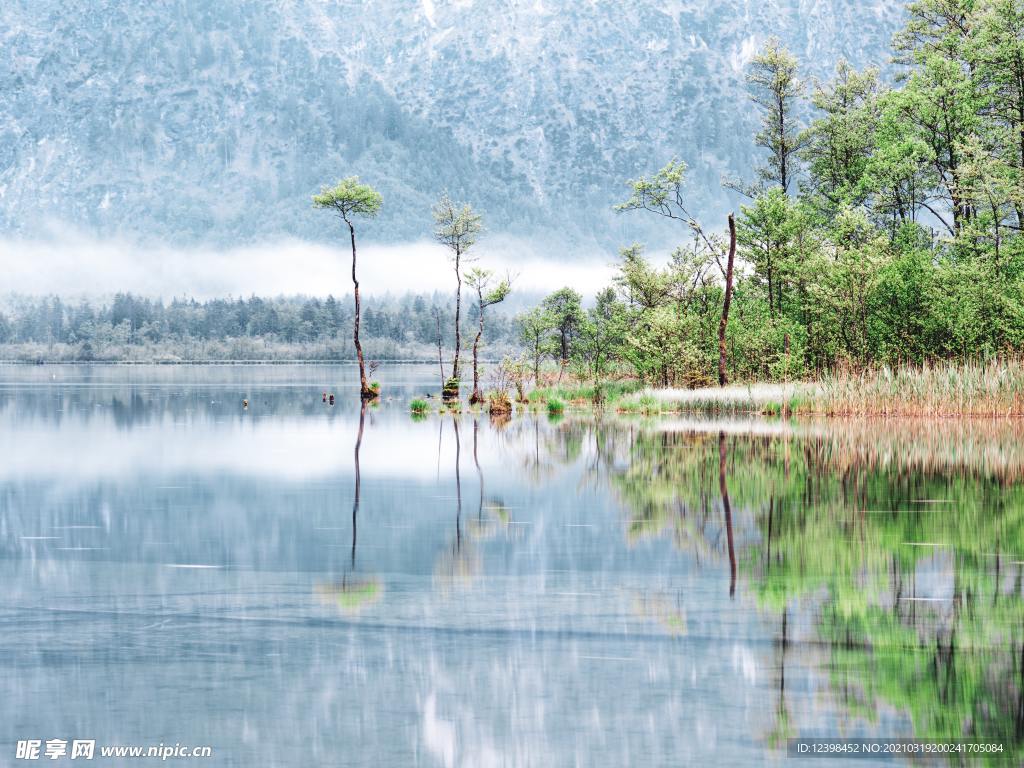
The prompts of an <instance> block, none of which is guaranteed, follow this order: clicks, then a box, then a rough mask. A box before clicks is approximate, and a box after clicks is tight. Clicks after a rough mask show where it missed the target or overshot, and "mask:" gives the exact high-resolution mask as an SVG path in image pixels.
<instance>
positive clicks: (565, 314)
mask: <svg viewBox="0 0 1024 768" xmlns="http://www.w3.org/2000/svg"><path fill="white" fill-rule="evenodd" d="M582 301H583V297H582V296H580V295H579V294H578V293H577V292H576V291H574V290H573V289H572V288H560V289H559V290H557V291H555V292H554V293H552V294H551V295H550V296H548V297H547V298H545V299H544V301H543V303H542V305H541V306H543V307H544V311H545V312H546V313H547V315H548V317H550V318H551V328H552V330H553V331H554V333H555V342H556V344H557V354H558V359H559V365H560V366H561V371H560V372H559V379H561V376H562V371H564V370H565V366H566V365H567V364H568V363H569V356H570V354H571V353H572V345H573V342H574V340H575V339H576V337H577V335H578V334H579V330H580V325H581V324H582V323H583V306H582Z"/></svg>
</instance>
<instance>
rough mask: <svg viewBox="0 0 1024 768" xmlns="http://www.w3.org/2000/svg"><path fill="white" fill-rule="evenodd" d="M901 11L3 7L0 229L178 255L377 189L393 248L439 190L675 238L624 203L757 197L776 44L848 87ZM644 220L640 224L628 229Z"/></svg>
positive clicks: (441, 2)
mask: <svg viewBox="0 0 1024 768" xmlns="http://www.w3.org/2000/svg"><path fill="white" fill-rule="evenodd" d="M901 18H902V9H901V7H900V6H899V5H898V4H897V3H893V2H890V0H760V1H759V2H751V1H750V0H718V1H716V2H711V0H701V1H699V2H698V1H697V0H681V1H680V2H675V1H673V0H619V1H615V0H536V2H520V1H519V0H450V1H445V0H372V1H371V0H361V1H359V0H327V1H324V0H279V1H278V2H271V1H270V0H150V1H149V2H140V1H138V0H136V1H134V2H129V1H128V0H5V2H4V3H3V4H2V5H0V233H4V234H8V235H10V234H19V235H26V234H31V233H33V232H35V231H38V230H40V229H43V228H50V229H52V228H53V227H55V226H56V227H58V228H59V227H74V228H75V229H76V230H85V231H87V232H92V233H96V234H98V235H101V236H111V235H118V236H129V237H143V238H150V239H155V240H160V241H165V242H170V243H174V244H185V245H188V244H195V243H205V244H210V243H213V244H233V243H238V242H253V241H260V240H267V239H270V238H275V237H280V236H285V235H290V236H296V237H301V238H308V239H313V240H326V239H331V238H335V237H336V233H337V230H336V225H335V224H334V223H333V222H331V221H330V219H329V217H327V216H326V214H323V213H322V212H315V211H313V210H312V209H311V206H310V199H309V198H310V195H311V193H313V192H314V191H316V190H317V189H318V188H319V186H320V185H321V183H323V182H327V181H331V180H334V179H336V178H338V177H340V176H343V175H349V174H358V175H359V176H361V177H362V178H363V179H364V180H366V181H369V182H371V183H373V184H375V185H376V186H378V187H379V188H380V189H381V191H382V192H383V194H384V197H385V209H384V212H383V213H382V215H381V217H380V219H379V220H378V221H377V222H376V223H375V224H374V225H373V229H372V235H373V236H374V237H376V238H379V239H382V240H386V241H403V240H411V239H417V238H421V237H423V236H424V235H425V234H426V233H428V232H429V226H430V224H429V221H430V215H429V210H430V205H431V203H432V201H433V200H434V199H436V197H437V195H438V194H439V193H440V192H441V190H442V189H445V188H447V189H448V190H449V191H450V193H451V194H452V196H453V197H456V198H464V199H468V200H471V201H473V203H474V204H475V205H476V206H477V207H478V208H480V209H481V210H483V211H484V213H485V215H486V219H487V225H488V229H489V230H491V231H492V232H497V233H510V234H516V235H521V236H525V237H531V238H535V239H537V240H538V241H540V242H542V243H549V244H550V247H552V248H555V247H558V248H559V249H562V250H564V249H565V248H566V247H569V248H570V249H571V248H583V247H587V246H590V245H593V246H596V247H608V246H609V245H613V244H615V243H618V242H623V241H629V240H632V239H635V238H636V237H638V236H640V235H642V236H649V237H652V238H654V239H658V238H659V237H661V236H663V235H664V230H658V229H655V228H654V226H655V224H654V223H653V222H648V221H646V219H645V218H644V217H640V216H638V215H636V214H634V215H633V216H630V217H624V216H617V215H616V214H614V213H612V212H611V210H610V206H611V204H612V203H613V202H615V201H616V200H617V199H619V198H621V197H622V196H623V189H624V187H623V181H624V180H625V179H628V178H630V177H633V176H636V175H638V174H641V173H645V172H648V171H651V170H655V169H656V168H657V167H659V166H660V165H662V164H663V163H664V162H666V161H667V160H668V159H669V158H671V157H672V156H674V155H677V156H679V157H680V158H682V159H684V160H686V161H687V163H688V164H689V165H690V166H691V181H690V187H689V194H690V195H691V197H692V199H693V201H694V203H695V204H694V208H695V209H696V210H697V211H699V212H701V213H702V214H703V215H706V216H712V217H713V216H718V215H720V214H721V213H722V212H723V211H724V210H725V209H726V207H727V206H730V205H735V201H731V200H730V199H729V197H728V195H727V194H726V193H725V192H724V191H723V190H722V188H721V185H720V179H721V177H722V176H723V175H732V176H739V177H746V178H748V179H749V178H751V177H752V175H753V174H752V171H751V166H752V164H753V163H754V162H755V160H756V155H755V152H754V148H753V146H752V140H751V136H752V135H753V133H754V131H755V127H754V126H755V124H756V121H757V116H756V114H755V113H754V112H753V110H752V109H751V106H750V104H749V102H748V100H747V93H746V86H745V84H744V81H743V69H744V65H745V64H746V62H748V61H749V59H750V57H751V56H752V55H753V54H754V52H755V51H756V50H757V48H758V47H759V45H760V44H761V42H762V41H763V40H764V39H765V38H766V37H767V36H768V35H770V34H776V35H778V36H780V37H781V38H782V39H783V40H784V42H786V43H787V45H789V47H790V48H791V50H793V52H794V53H796V54H797V56H798V57H799V58H800V60H801V61H802V62H803V64H804V66H805V74H806V75H807V76H808V77H811V76H827V75H828V73H829V72H830V71H831V69H832V68H833V66H834V64H835V61H836V59H837V58H838V57H839V56H845V57H846V58H848V59H849V60H850V61H851V62H853V63H854V64H855V65H858V66H861V65H864V64H867V63H884V62H885V61H886V59H887V57H888V49H889V40H890V38H891V35H892V33H893V32H894V31H895V29H896V28H897V27H898V26H899V24H900V21H901ZM627 219H628V220H627Z"/></svg>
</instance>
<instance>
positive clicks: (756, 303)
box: [573, 0, 1024, 386]
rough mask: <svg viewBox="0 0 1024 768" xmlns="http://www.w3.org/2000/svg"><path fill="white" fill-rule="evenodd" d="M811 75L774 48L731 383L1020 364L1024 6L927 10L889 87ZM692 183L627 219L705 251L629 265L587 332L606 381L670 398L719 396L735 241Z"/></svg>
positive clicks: (732, 336) (763, 70)
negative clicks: (670, 225) (991, 361)
mask: <svg viewBox="0 0 1024 768" xmlns="http://www.w3.org/2000/svg"><path fill="white" fill-rule="evenodd" d="M800 70H801V67H800V62H799V61H798V60H797V59H796V58H795V57H794V56H793V55H792V54H790V53H789V52H788V51H787V50H786V49H785V48H783V47H782V46H781V45H780V44H779V43H778V42H777V41H774V40H770V41H769V42H768V43H767V44H766V45H765V46H764V47H763V49H762V50H761V51H760V52H759V53H758V54H757V56H756V57H755V58H754V59H753V61H752V62H751V63H750V65H749V67H748V70H747V75H746V77H747V82H748V84H749V88H750V99H751V102H752V107H753V108H754V109H756V110H758V111H759V112H760V114H761V115H762V124H761V130H760V131H759V132H758V133H757V135H756V136H753V137H751V140H752V141H753V142H754V143H755V144H756V145H757V147H758V148H759V149H760V150H761V155H762V157H763V160H764V162H763V164H762V165H761V166H760V167H759V168H758V169H757V170H756V177H753V178H750V179H731V180H727V182H726V183H728V184H729V185H730V186H731V187H732V188H733V189H735V190H736V191H737V192H738V193H739V194H740V195H742V196H743V197H744V198H745V202H744V203H743V204H742V205H741V206H740V209H739V211H738V215H737V216H736V241H737V243H736V258H737V267H736V271H737V276H736V281H735V288H734V291H733V295H732V296H731V311H730V312H729V314H728V323H727V325H726V329H725V342H726V347H727V360H728V377H729V378H730V379H731V380H748V381H749V380H778V379H783V380H784V379H799V378H813V377H815V376H817V375H821V374H822V373H824V372H827V371H831V370H834V369H836V368H837V367H838V368H846V369H853V370H863V369H866V368H872V367H879V366H899V365H906V364H911V365H919V364H924V363H929V362H933V361H936V360H958V361H963V360H974V361H976V360H978V359H980V358H992V357H994V356H1000V357H1013V356H1015V355H1016V354H1017V353H1019V351H1020V349H1021V344H1022V341H1024V304H1022V301H1024V273H1022V267H1024V260H1022V259H1024V239H1022V236H1021V226H1022V224H1024V173H1022V172H1024V3H1021V2H1020V1H1019V0H921V1H920V2H915V3H912V4H910V5H909V6H908V8H907V21H906V24H905V26H904V28H903V29H902V30H901V31H900V32H899V33H898V34H897V35H896V37H895V39H894V41H893V59H892V62H891V66H889V67H887V68H886V72H887V73H890V74H891V77H890V76H886V77H883V76H882V74H881V72H880V70H879V69H875V68H869V69H865V70H863V71H856V70H854V69H853V68H852V67H851V66H850V65H848V64H847V63H846V62H844V61H839V62H837V64H836V66H835V74H834V77H833V78H832V79H831V80H830V81H828V82H813V83H805V82H804V81H803V80H802V79H801V75H800ZM685 168H686V167H685V163H683V162H681V161H677V160H674V161H672V162H670V163H669V164H668V165H666V166H665V167H664V168H662V169H661V170H659V171H657V172H656V173H654V174H653V175H650V176H648V177H641V178H639V179H636V180H634V181H632V182H630V186H629V190H628V197H626V199H625V200H624V201H623V203H622V204H621V205H620V206H618V209H619V210H620V212H622V214H623V215H627V214H628V215H640V214H646V215H660V216H663V217H668V218H671V219H676V220H678V222H679V224H680V232H681V237H682V236H683V234H684V233H685V234H688V236H689V240H690V242H689V244H688V245H685V246H681V247H679V248H677V249H676V250H675V251H674V253H673V254H672V257H671V260H670V262H669V264H668V265H667V266H664V267H659V266H656V265H654V264H652V262H651V261H649V260H648V259H646V258H645V257H644V252H643V246H642V245H639V244H634V245H632V246H630V247H628V248H624V249H623V250H622V253H621V266H620V270H619V276H618V279H617V280H616V285H615V286H614V287H613V289H612V290H609V291H606V292H605V293H602V294H601V295H599V296H598V297H597V300H596V303H595V305H594V307H593V308H592V309H590V310H588V311H587V312H586V313H582V314H580V316H579V317H578V318H577V323H576V330H575V331H574V333H575V338H574V341H573V347H574V348H575V349H576V351H577V355H578V358H579V360H580V362H581V363H582V364H583V365H584V367H586V368H588V369H589V370H590V371H591V372H592V373H598V372H600V371H601V369H603V368H604V367H606V366H609V365H615V364H619V363H622V364H625V365H627V366H628V367H630V368H632V369H633V370H634V371H635V373H636V374H637V375H639V376H640V377H641V378H643V379H645V380H647V381H649V382H652V383H659V384H662V385H688V386H694V385H698V384H703V383H710V382H711V381H712V380H713V377H714V372H715V361H716V358H717V357H718V353H719V350H718V343H717V342H718V340H717V338H716V329H717V328H718V325H719V322H720V319H721V318H722V315H723V312H722V308H723V307H722V305H723V300H724V298H725V291H724V288H723V284H724V282H725V280H724V276H725V272H726V271H727V270H726V266H725V264H724V262H725V259H726V250H727V244H726V241H725V237H724V236H722V235H716V234H708V233H709V232H712V233H713V232H714V231H720V230H721V229H722V227H711V226H709V224H710V223H708V222H703V223H702V222H699V221H697V220H696V219H695V218H694V217H692V216H691V215H690V213H689V212H688V210H687V206H686V187H685ZM722 224H724V222H722ZM705 227H707V228H705Z"/></svg>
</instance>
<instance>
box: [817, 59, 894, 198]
mask: <svg viewBox="0 0 1024 768" xmlns="http://www.w3.org/2000/svg"><path fill="white" fill-rule="evenodd" d="M878 96H879V84H878V70H877V69H875V68H873V67H872V68H868V69H866V70H865V71H864V72H862V73H859V72H857V71H856V70H854V69H853V67H851V66H850V65H849V64H848V63H847V62H846V60H845V59H840V60H839V63H838V64H837V65H836V73H835V77H834V78H833V79H832V81H831V82H829V83H827V84H824V85H818V86H817V87H816V88H815V89H814V94H813V97H812V103H813V104H814V107H815V108H816V109H817V110H818V111H819V112H820V113H821V117H819V118H817V119H816V120H814V121H813V122H812V123H811V126H810V128H808V131H807V136H806V139H807V141H806V145H805V147H804V150H803V157H804V159H805V160H806V161H807V167H808V172H809V176H810V184H809V186H810V189H811V192H812V194H814V195H816V196H818V197H819V198H821V200H822V203H823V208H824V209H825V210H826V211H829V212H834V211H835V209H836V208H837V207H838V206H841V205H843V204H844V203H845V204H849V205H861V204H863V203H864V202H866V199H867V195H868V189H867V188H866V186H865V184H864V183H863V180H864V175H865V173H866V169H867V164H868V161H869V159H870V157H871V154H872V151H873V149H874V146H875V140H876V136H875V131H876V130H877V127H878V120H879V111H880V106H879V102H878Z"/></svg>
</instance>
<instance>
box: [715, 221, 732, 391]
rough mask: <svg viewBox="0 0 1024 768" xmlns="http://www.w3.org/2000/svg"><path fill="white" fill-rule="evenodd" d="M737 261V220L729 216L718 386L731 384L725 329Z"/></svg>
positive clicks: (727, 322) (720, 323) (719, 326)
mask: <svg viewBox="0 0 1024 768" xmlns="http://www.w3.org/2000/svg"><path fill="white" fill-rule="evenodd" d="M735 260H736V220H735V218H734V217H733V215H732V214H731V213H730V214H729V260H728V261H727V262H726V266H725V298H724V299H723V300H722V319H721V320H719V321H718V385H719V386H721V387H724V386H725V385H726V384H728V383H729V377H728V376H727V375H726V370H725V362H726V361H725V328H726V326H727V325H728V324H729V304H730V303H731V302H732V274H733V264H734V263H735Z"/></svg>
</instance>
